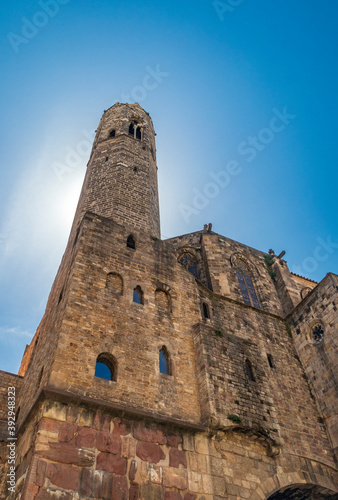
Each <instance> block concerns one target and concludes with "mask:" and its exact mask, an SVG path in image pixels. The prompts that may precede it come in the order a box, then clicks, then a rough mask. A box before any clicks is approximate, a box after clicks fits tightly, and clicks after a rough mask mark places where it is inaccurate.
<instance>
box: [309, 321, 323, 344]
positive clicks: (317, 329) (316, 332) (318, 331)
mask: <svg viewBox="0 0 338 500" xmlns="http://www.w3.org/2000/svg"><path fill="white" fill-rule="evenodd" d="M311 337H312V340H313V342H314V343H315V344H319V342H321V341H322V340H323V337H324V328H323V327H322V325H315V326H314V327H313V328H312V332H311Z"/></svg>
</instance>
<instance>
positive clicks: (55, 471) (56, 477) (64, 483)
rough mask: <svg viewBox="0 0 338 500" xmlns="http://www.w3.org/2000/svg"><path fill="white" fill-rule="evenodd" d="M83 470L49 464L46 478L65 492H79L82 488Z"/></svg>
mask: <svg viewBox="0 0 338 500" xmlns="http://www.w3.org/2000/svg"><path fill="white" fill-rule="evenodd" d="M80 474H81V469H79V468H78V467H72V466H71V465H64V464H51V463H50V464H48V466H47V471H46V476H47V477H48V478H49V479H50V481H51V483H52V484H54V485H55V486H59V487H60V488H63V489H65V490H75V491H77V490H78V488H79V486H80Z"/></svg>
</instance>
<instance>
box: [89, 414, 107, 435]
mask: <svg viewBox="0 0 338 500" xmlns="http://www.w3.org/2000/svg"><path fill="white" fill-rule="evenodd" d="M110 421H111V418H110V417H109V415H106V414H104V413H99V412H97V413H95V416H94V419H93V428H94V429H96V430H98V431H104V432H109V431H110Z"/></svg>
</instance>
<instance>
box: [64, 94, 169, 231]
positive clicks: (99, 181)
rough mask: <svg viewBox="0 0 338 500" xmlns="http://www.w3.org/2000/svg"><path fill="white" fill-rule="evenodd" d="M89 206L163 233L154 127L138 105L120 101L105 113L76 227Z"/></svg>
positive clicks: (142, 228) (100, 213)
mask: <svg viewBox="0 0 338 500" xmlns="http://www.w3.org/2000/svg"><path fill="white" fill-rule="evenodd" d="M87 211H90V212H93V213H95V214H97V215H102V216H104V217H107V218H111V219H114V220H116V221H119V222H120V223H122V224H126V225H127V226H130V227H131V228H132V227H135V228H137V229H141V230H143V231H146V232H147V233H150V234H151V236H154V237H157V238H160V216H159V202H158V186H157V166H156V148H155V131H154V127H153V122H152V119H151V118H150V116H149V114H148V113H147V112H146V111H144V109H142V108H141V106H140V105H139V104H121V103H116V104H115V105H114V106H112V107H111V108H110V109H108V110H106V111H105V112H104V114H103V116H102V118H101V121H100V123H99V127H98V129H97V133H96V137H95V141H94V145H93V150H92V153H91V156H90V159H89V162H88V168H87V173H86V177H85V181H84V184H83V188H82V192H81V196H80V200H79V204H78V208H77V212H76V215H75V220H74V226H73V227H76V226H78V224H79V223H80V221H81V219H82V217H83V215H84V214H85V213H86V212H87Z"/></svg>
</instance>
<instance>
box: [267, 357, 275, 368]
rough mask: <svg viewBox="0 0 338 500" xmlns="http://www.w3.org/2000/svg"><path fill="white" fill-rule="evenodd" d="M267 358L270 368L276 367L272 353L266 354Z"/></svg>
mask: <svg viewBox="0 0 338 500" xmlns="http://www.w3.org/2000/svg"><path fill="white" fill-rule="evenodd" d="M267 358H268V363H269V366H270V368H276V367H275V363H274V360H273V357H272V355H271V354H267Z"/></svg>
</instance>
